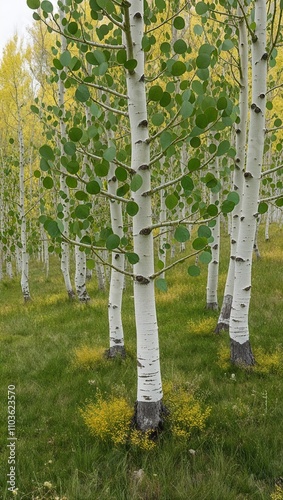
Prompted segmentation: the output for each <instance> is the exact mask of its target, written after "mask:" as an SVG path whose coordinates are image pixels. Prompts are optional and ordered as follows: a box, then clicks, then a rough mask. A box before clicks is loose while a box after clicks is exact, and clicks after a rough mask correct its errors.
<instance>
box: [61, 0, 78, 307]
mask: <svg viewBox="0 0 283 500" xmlns="http://www.w3.org/2000/svg"><path fill="white" fill-rule="evenodd" d="M62 4H63V5H65V0H62ZM59 15H60V24H61V26H62V29H64V28H63V25H62V21H63V18H64V17H65V13H64V12H63V11H62V9H59ZM66 47H67V42H66V38H65V37H64V36H61V54H62V53H63V52H65V50H66ZM60 73H61V72H59V80H58V104H59V108H60V110H61V112H62V114H61V116H60V134H61V138H60V149H61V156H64V154H65V153H64V149H63V144H62V139H64V138H66V125H65V122H64V116H65V86H64V82H63V81H62V80H61V78H60ZM61 168H63V167H62V166H61ZM60 191H61V192H62V193H64V198H62V200H61V203H62V206H63V210H62V212H63V215H64V217H63V219H62V222H63V225H64V231H63V234H64V236H66V237H67V238H68V236H69V214H70V207H69V188H68V186H67V184H66V179H65V176H64V175H63V173H62V174H61V175H60ZM61 271H62V274H63V277H64V281H65V286H66V290H67V294H68V297H69V298H70V299H73V298H74V297H75V293H74V291H73V287H72V283H71V279H70V250H69V245H68V243H66V242H64V241H62V243H61Z"/></svg>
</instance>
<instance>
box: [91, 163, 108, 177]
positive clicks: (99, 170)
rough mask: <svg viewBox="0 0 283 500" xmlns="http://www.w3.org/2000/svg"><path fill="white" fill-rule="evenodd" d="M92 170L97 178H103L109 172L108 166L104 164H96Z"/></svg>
mask: <svg viewBox="0 0 283 500" xmlns="http://www.w3.org/2000/svg"><path fill="white" fill-rule="evenodd" d="M94 170H95V173H96V175H97V176H98V177H105V176H106V175H107V174H108V171H109V164H105V163H99V164H96V165H95V167H94Z"/></svg>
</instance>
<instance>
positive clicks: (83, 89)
mask: <svg viewBox="0 0 283 500" xmlns="http://www.w3.org/2000/svg"><path fill="white" fill-rule="evenodd" d="M75 97H76V99H77V100H78V101H79V102H86V101H87V100H88V99H89V98H90V93H89V90H88V87H87V86H86V85H84V84H83V83H82V84H81V85H79V86H78V88H77V90H76V93H75Z"/></svg>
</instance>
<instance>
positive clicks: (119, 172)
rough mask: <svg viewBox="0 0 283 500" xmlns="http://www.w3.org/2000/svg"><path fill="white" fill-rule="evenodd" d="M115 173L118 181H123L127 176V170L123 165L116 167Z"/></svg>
mask: <svg viewBox="0 0 283 500" xmlns="http://www.w3.org/2000/svg"><path fill="white" fill-rule="evenodd" d="M115 175H116V177H117V179H118V181H121V182H125V180H126V179H127V177H128V173H127V170H126V169H125V168H123V167H117V168H116V170H115Z"/></svg>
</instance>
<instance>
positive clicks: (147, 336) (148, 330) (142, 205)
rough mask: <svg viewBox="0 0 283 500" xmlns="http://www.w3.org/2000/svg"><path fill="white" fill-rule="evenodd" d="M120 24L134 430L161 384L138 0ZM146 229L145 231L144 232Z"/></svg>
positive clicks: (150, 418)
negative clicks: (130, 204) (132, 205)
mask: <svg viewBox="0 0 283 500" xmlns="http://www.w3.org/2000/svg"><path fill="white" fill-rule="evenodd" d="M125 26H126V40H127V53H128V59H129V60H130V59H135V60H136V61H137V67H136V68H135V70H134V71H131V72H128V73H127V91H128V97H129V99H128V111H129V117H130V128H131V143H132V160H131V167H132V169H133V170H134V171H135V172H136V173H137V174H138V175H140V176H141V177H142V180H143V184H142V186H141V188H140V189H139V190H138V191H136V192H132V199H133V200H134V201H135V202H136V203H137V204H138V206H139V212H138V213H137V215H135V216H134V217H133V240H134V252H135V253H137V254H138V255H139V262H138V263H137V264H136V265H135V266H134V272H135V280H134V304H135V320H136V330H137V365H138V387H137V403H136V416H135V418H136V425H137V427H138V428H139V429H141V430H143V431H146V430H148V429H157V428H158V426H159V425H160V423H161V420H162V418H161V417H162V397H163V393H162V384H161V372H160V362H159V341H158V327H157V317H156V307H155V293H154V281H153V280H152V279H151V278H150V276H151V275H152V274H153V273H154V248H153V235H152V232H148V231H144V228H147V227H148V226H151V224H152V206H151V196H142V194H143V192H145V191H149V190H150V186H151V179H150V170H149V161H150V147H149V144H148V143H147V139H148V118H147V103H146V92H145V81H144V73H145V69H144V52H143V51H142V47H141V44H142V37H143V35H144V6H143V0H132V2H131V6H130V7H129V11H128V9H127V8H125ZM148 233H149V234H148Z"/></svg>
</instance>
